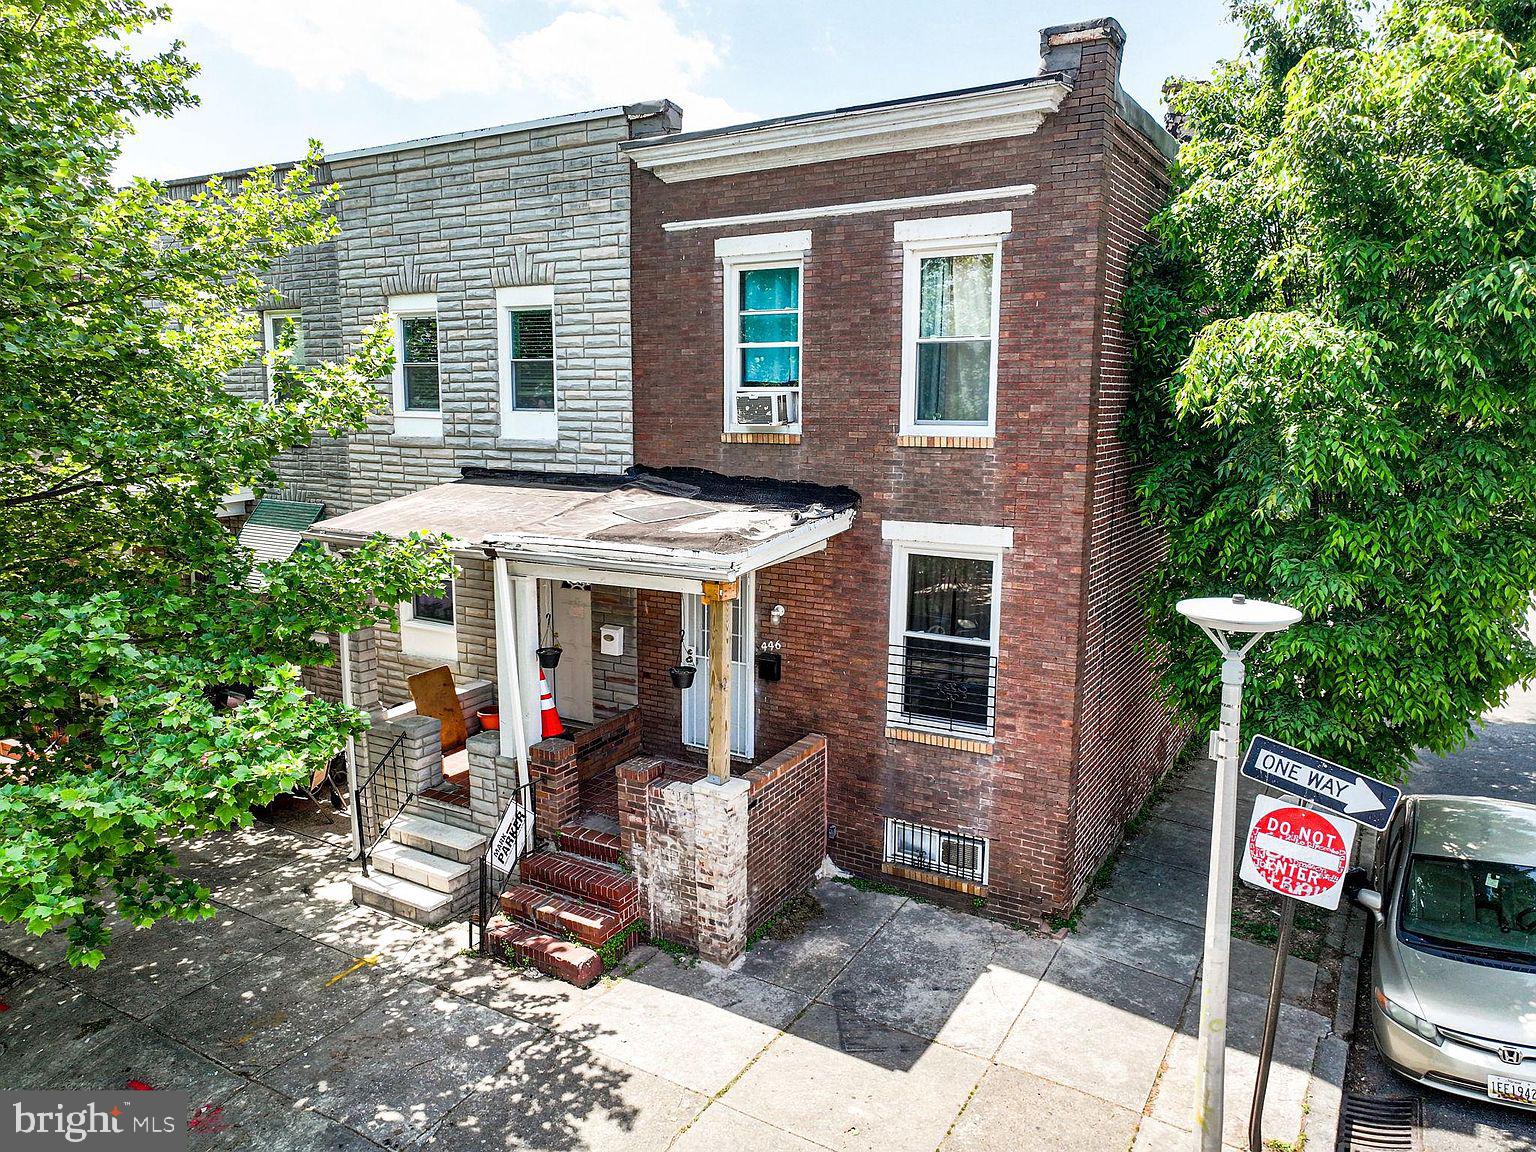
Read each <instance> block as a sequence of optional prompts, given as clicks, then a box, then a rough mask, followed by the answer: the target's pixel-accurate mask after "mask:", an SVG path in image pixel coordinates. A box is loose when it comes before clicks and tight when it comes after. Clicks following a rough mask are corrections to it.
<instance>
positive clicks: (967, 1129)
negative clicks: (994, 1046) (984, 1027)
mask: <svg viewBox="0 0 1536 1152" xmlns="http://www.w3.org/2000/svg"><path fill="white" fill-rule="evenodd" d="M1140 1120H1141V1115H1140V1114H1139V1113H1138V1112H1135V1111H1132V1110H1131V1109H1129V1108H1119V1107H1116V1106H1115V1105H1113V1104H1108V1103H1105V1101H1103V1100H1102V1099H1099V1098H1098V1097H1095V1096H1089V1095H1086V1094H1084V1093H1082V1092H1078V1091H1075V1090H1073V1089H1071V1088H1065V1087H1063V1086H1062V1085H1060V1084H1054V1083H1052V1082H1051V1081H1050V1080H1044V1079H1041V1078H1040V1077H1039V1076H1032V1075H1030V1074H1029V1073H1028V1072H1020V1071H1018V1070H1017V1069H1014V1068H1007V1067H998V1066H994V1067H992V1068H991V1069H990V1070H989V1071H988V1072H987V1075H986V1078H985V1079H983V1080H982V1082H981V1087H980V1088H978V1089H977V1090H976V1094H975V1096H973V1097H972V1098H971V1101H970V1103H969V1104H968V1105H967V1106H966V1109H965V1111H964V1112H963V1113H961V1115H960V1119H959V1120H958V1121H956V1122H955V1126H954V1130H953V1131H952V1132H951V1133H950V1134H949V1138H948V1139H946V1140H945V1141H944V1144H943V1148H944V1150H945V1152H970V1150H971V1149H976V1148H995V1149H1004V1148H1006V1149H1009V1150H1010V1152H1125V1150H1126V1149H1127V1148H1129V1147H1130V1145H1131V1141H1132V1140H1133V1139H1134V1138H1135V1135H1136V1126H1137V1124H1138V1122H1139V1121H1140Z"/></svg>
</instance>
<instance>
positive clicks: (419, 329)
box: [389, 293, 443, 437]
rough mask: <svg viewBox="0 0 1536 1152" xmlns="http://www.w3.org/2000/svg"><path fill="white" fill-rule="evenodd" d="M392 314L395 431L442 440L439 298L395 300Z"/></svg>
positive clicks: (405, 297)
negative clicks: (436, 437)
mask: <svg viewBox="0 0 1536 1152" xmlns="http://www.w3.org/2000/svg"><path fill="white" fill-rule="evenodd" d="M389 311H390V315H391V316H393V317H394V325H395V373H394V409H395V431H396V432H397V433H398V434H400V435H405V436H429V437H431V436H441V435H442V432H443V412H442V379H441V375H440V370H439V357H438V326H437V297H436V296H434V295H431V294H430V293H428V294H418V295H411V296H395V297H392V298H391V299H390V302H389Z"/></svg>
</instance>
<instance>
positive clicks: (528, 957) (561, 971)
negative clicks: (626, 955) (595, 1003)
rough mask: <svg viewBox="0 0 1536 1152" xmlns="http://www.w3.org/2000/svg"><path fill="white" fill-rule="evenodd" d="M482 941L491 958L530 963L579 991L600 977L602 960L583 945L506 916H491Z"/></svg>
mask: <svg viewBox="0 0 1536 1152" xmlns="http://www.w3.org/2000/svg"><path fill="white" fill-rule="evenodd" d="M485 939H486V941H487V942H488V943H489V945H490V949H491V954H492V955H494V956H499V957H501V958H502V959H503V960H509V961H512V962H513V963H522V964H531V965H533V966H534V967H535V968H537V969H538V970H539V971H540V972H543V973H545V974H547V975H549V976H553V977H555V978H556V979H557V980H564V981H565V982H566V983H567V984H574V985H576V987H578V988H587V987H590V986H591V985H592V984H593V983H594V982H595V981H596V980H597V978H598V977H599V976H601V975H602V974H603V962H602V960H601V959H600V958H599V957H598V955H597V953H596V952H594V951H593V950H592V949H591V948H588V947H587V946H586V945H585V944H573V943H571V942H570V941H569V940H561V939H560V938H559V937H557V936H551V935H550V934H549V933H548V932H541V931H539V929H537V928H530V927H528V926H527V925H526V924H518V923H515V922H513V921H511V920H508V919H507V918H506V917H505V916H492V917H491V920H490V923H488V924H487V925H486V926H485Z"/></svg>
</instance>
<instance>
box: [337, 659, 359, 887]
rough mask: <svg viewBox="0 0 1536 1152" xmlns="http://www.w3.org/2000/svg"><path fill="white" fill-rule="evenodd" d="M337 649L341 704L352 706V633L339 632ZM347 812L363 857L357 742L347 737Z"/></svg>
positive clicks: (354, 841)
mask: <svg viewBox="0 0 1536 1152" xmlns="http://www.w3.org/2000/svg"><path fill="white" fill-rule="evenodd" d="M336 647H337V648H338V649H339V650H340V654H341V658H340V661H339V666H340V667H339V670H340V672H341V702H342V704H344V705H346V707H348V708H351V707H353V704H352V695H353V694H352V633H350V632H338V633H337V634H336ZM347 812H348V814H349V815H350V817H351V824H352V851H353V852H354V853H355V854H356V855H359V856H361V855H362V852H363V829H362V823H361V821H362V813H361V812H359V811H358V810H357V740H356V739H355V738H354V737H353V736H351V735H348V737H347Z"/></svg>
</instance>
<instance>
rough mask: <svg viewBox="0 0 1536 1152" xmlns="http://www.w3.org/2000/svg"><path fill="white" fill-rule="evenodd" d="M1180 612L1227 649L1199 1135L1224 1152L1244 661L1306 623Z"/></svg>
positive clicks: (1278, 608)
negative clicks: (1275, 636) (1266, 640)
mask: <svg viewBox="0 0 1536 1152" xmlns="http://www.w3.org/2000/svg"><path fill="white" fill-rule="evenodd" d="M1177 607H1178V610H1179V612H1180V613H1181V614H1182V615H1183V616H1185V617H1187V618H1188V619H1189V620H1191V621H1192V622H1193V623H1195V624H1196V625H1198V626H1199V628H1200V631H1202V632H1204V633H1205V634H1206V636H1208V637H1209V638H1210V640H1211V642H1212V643H1213V644H1215V645H1216V647H1217V648H1218V649H1220V650H1221V656H1222V660H1221V735H1220V743H1219V745H1218V747H1217V756H1216V801H1215V804H1214V806H1213V813H1212V817H1211V869H1210V885H1209V888H1208V889H1207V895H1206V904H1205V959H1204V962H1203V964H1202V967H1201V983H1200V1054H1199V1064H1198V1065H1197V1066H1196V1069H1195V1130H1196V1132H1198V1133H1199V1135H1200V1149H1201V1152H1221V1130H1222V1110H1223V1098H1222V1090H1223V1084H1224V1079H1225V1076H1226V1059H1227V976H1228V967H1229V964H1230V960H1231V953H1232V850H1233V845H1234V842H1235V838H1236V835H1237V764H1238V759H1239V757H1240V755H1241V748H1240V747H1239V740H1240V734H1239V724H1240V720H1241V715H1242V705H1243V675H1244V672H1243V657H1245V656H1247V655H1248V651H1249V649H1251V648H1252V647H1253V646H1254V645H1255V644H1257V643H1258V642H1259V639H1260V637H1262V636H1264V635H1266V634H1267V633H1270V632H1283V631H1285V630H1286V629H1287V628H1289V627H1290V626H1291V625H1292V624H1294V623H1296V621H1298V620H1300V619H1301V613H1300V612H1298V611H1296V609H1294V608H1290V607H1288V606H1286V605H1284V604H1269V603H1266V602H1264V601H1262V600H1248V599H1245V598H1244V597H1243V596H1241V595H1238V596H1230V597H1228V596H1206V597H1199V598H1196V599H1192V600H1180V601H1179V603H1178V605H1177Z"/></svg>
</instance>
